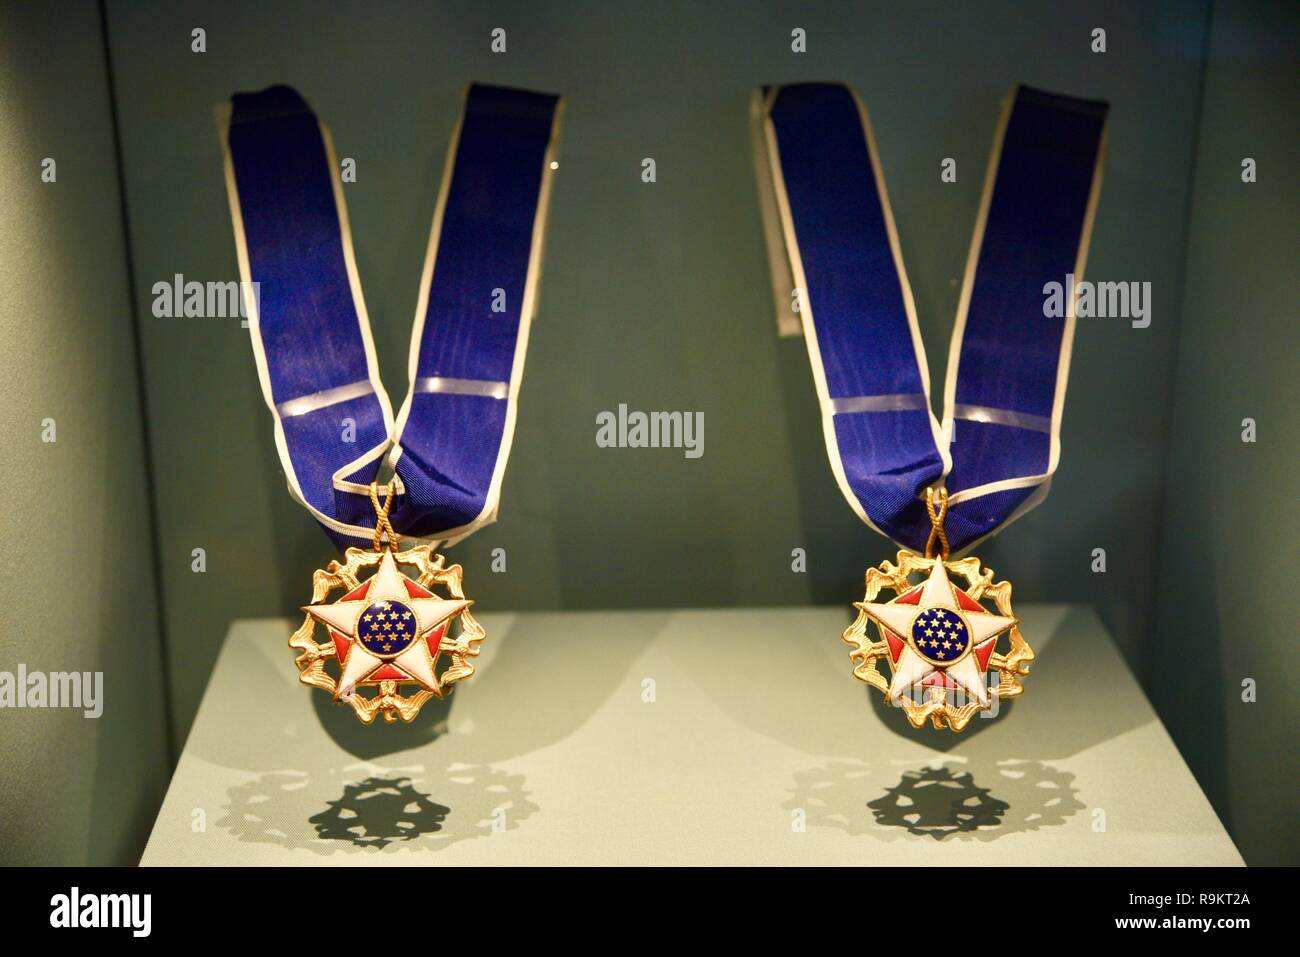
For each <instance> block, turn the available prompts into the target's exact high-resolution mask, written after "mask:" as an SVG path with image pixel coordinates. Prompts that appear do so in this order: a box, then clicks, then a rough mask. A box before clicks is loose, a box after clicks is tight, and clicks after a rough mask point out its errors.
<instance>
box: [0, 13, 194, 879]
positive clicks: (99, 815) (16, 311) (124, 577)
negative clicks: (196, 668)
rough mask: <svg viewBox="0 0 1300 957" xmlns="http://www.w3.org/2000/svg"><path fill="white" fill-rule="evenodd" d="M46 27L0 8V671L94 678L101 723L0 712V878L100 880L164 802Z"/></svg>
mask: <svg viewBox="0 0 1300 957" xmlns="http://www.w3.org/2000/svg"><path fill="white" fill-rule="evenodd" d="M55 12H57V14H58V16H51V15H50V14H51V9H50V8H47V7H45V6H41V5H36V4H4V5H2V6H0V182H2V183H3V184H4V198H3V199H2V200H0V336H3V340H4V348H3V349H0V461H2V462H3V463H4V467H5V471H6V473H7V475H8V477H9V478H8V481H7V483H6V491H5V493H4V494H3V495H0V569H3V573H4V581H5V597H4V601H3V606H2V607H0V671H5V672H9V673H10V674H15V673H16V672H17V671H18V667H19V665H26V666H27V668H28V669H29V671H39V672H56V671H63V672H67V671H78V672H96V671H100V672H103V676H104V677H103V692H102V699H103V713H102V715H101V716H100V717H98V718H94V719H87V718H85V717H84V716H83V712H82V711H81V710H62V709H59V710H54V709H14V708H5V709H3V710H0V864H16V863H26V864H35V863H60V864H84V863H90V864H114V863H124V862H130V861H134V860H135V858H136V857H137V856H138V855H139V853H140V848H141V847H142V846H143V843H144V840H145V838H146V837H147V836H148V834H149V829H150V827H151V826H152V824H153V817H154V814H155V813H156V809H157V807H158V804H159V802H160V801H161V800H162V795H163V791H164V789H165V787H166V784H167V778H168V774H169V773H170V761H169V759H168V755H167V744H166V733H167V725H166V721H165V714H164V701H165V694H166V685H165V683H164V681H163V673H162V665H161V654H162V648H161V645H160V643H159V621H158V611H157V609H158V597H159V596H158V591H157V589H156V587H155V577H154V567H153V547H152V541H151V533H150V527H151V522H150V517H149V496H148V488H147V481H148V475H147V472H146V459H145V453H144V419H143V416H142V415H141V410H140V384H139V383H140V380H139V370H138V368H137V365H136V354H135V338H134V334H133V330H132V323H131V300H130V294H129V292H128V287H127V282H128V273H127V262H126V243H125V234H124V233H123V230H122V218H121V192H120V190H119V188H118V167H117V162H116V159H115V155H114V145H113V120H112V113H111V107H112V102H111V98H110V96H109V93H108V86H107V78H108V73H107V67H106V63H105V59H104V40H103V33H102V30H101V28H100V15H99V10H98V9H97V7H96V6H95V4H93V3H80V4H65V5H62V6H60V7H58V8H57V10H56V11H55ZM46 157H49V158H51V159H53V160H54V161H55V163H56V166H55V172H56V176H57V179H56V181H55V182H53V183H45V182H42V181H41V170H42V160H43V159H45V158H46ZM46 419H53V420H54V429H55V432H54V437H55V441H54V442H52V443H46V442H44V441H42V429H43V426H42V423H43V421H44V420H46Z"/></svg>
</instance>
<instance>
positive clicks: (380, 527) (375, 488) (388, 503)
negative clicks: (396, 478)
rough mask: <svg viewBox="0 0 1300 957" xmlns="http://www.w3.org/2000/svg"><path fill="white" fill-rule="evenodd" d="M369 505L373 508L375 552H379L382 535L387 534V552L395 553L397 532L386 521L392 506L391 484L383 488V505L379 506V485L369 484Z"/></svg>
mask: <svg viewBox="0 0 1300 957" xmlns="http://www.w3.org/2000/svg"><path fill="white" fill-rule="evenodd" d="M370 504H371V505H373V506H374V507H375V538H374V547H375V551H379V550H380V549H379V543H380V542H381V541H382V540H383V538H384V534H385V533H387V534H388V550H389V551H390V552H395V551H397V546H398V540H397V530H396V529H394V528H393V523H392V522H390V521H389V520H388V510H389V509H390V508H392V505H393V483H392V482H389V483H387V484H386V485H385V486H384V504H383V506H382V507H381V506H380V504H379V483H378V482H371V483H370Z"/></svg>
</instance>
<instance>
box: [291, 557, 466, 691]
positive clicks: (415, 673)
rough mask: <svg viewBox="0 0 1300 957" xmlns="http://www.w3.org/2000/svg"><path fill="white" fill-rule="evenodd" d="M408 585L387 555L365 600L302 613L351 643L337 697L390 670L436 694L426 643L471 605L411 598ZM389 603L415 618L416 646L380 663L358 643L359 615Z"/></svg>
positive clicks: (412, 644)
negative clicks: (397, 604) (396, 603)
mask: <svg viewBox="0 0 1300 957" xmlns="http://www.w3.org/2000/svg"><path fill="white" fill-rule="evenodd" d="M406 581H407V578H406V576H405V575H403V574H402V573H401V571H399V570H398V568H397V562H396V561H395V560H394V559H393V553H392V552H385V553H384V557H383V558H382V559H381V560H380V562H379V570H378V571H376V572H375V575H374V577H373V578H371V579H369V585H370V587H369V588H368V589H367V590H366V595H365V597H364V598H361V599H356V600H352V601H347V600H340V601H336V602H334V603H333V604H329V605H305V606H304V607H303V611H305V612H307V613H308V614H309V615H311V616H312V617H313V618H315V619H316V620H317V621H321V622H324V623H325V624H326V625H328V626H329V627H330V628H332V629H333V630H334V631H337V632H338V633H339V634H341V635H345V636H346V637H347V638H348V641H349V647H348V653H347V662H346V663H345V664H344V666H343V675H342V677H340V679H339V682H338V690H337V691H336V692H335V695H336V697H339V698H347V697H349V696H351V695H352V694H353V693H354V692H355V691H356V687H357V685H358V684H359V683H360V682H362V681H364V680H365V679H366V678H368V677H369V676H370V675H372V674H374V672H376V671H378V670H379V669H380V668H382V667H383V666H384V665H389V664H391V665H394V666H396V667H397V668H399V669H400V670H401V671H403V672H404V673H406V674H407V675H410V677H411V678H412V679H414V680H415V681H418V682H419V683H420V684H421V685H423V686H424V687H425V688H427V689H429V690H430V691H437V690H438V679H437V677H436V676H435V675H434V671H433V666H434V656H433V655H431V654H430V653H429V647H428V644H427V642H426V641H425V637H426V636H427V635H428V634H429V633H430V632H432V631H434V630H436V629H437V628H438V627H440V626H441V625H443V624H445V623H446V622H448V621H450V620H451V619H452V618H454V617H455V616H456V615H458V614H460V613H461V612H462V611H464V610H465V609H466V608H468V607H469V606H470V605H471V604H473V603H472V602H470V601H468V600H467V599H463V598H455V599H443V598H412V597H411V595H410V593H409V592H408V591H407V589H406V585H405V582H406ZM385 599H390V600H395V601H400V602H401V603H402V604H403V605H405V606H406V607H407V608H409V609H411V611H413V612H414V613H415V621H416V631H415V640H414V641H412V642H410V644H408V645H407V646H406V648H404V649H403V650H402V651H401V652H400V653H399V654H396V655H391V656H386V657H382V658H381V657H379V656H378V655H373V654H371V653H370V652H369V651H367V650H366V648H365V646H364V645H363V644H362V643H361V641H360V640H359V639H358V636H357V628H358V626H359V624H360V621H361V613H362V612H363V611H365V610H366V609H367V608H369V607H370V606H371V605H372V604H374V603H375V602H377V601H383V600H385Z"/></svg>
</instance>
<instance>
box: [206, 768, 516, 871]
mask: <svg viewBox="0 0 1300 957" xmlns="http://www.w3.org/2000/svg"><path fill="white" fill-rule="evenodd" d="M353 777H354V779H353V780H351V781H349V782H347V783H345V784H344V785H343V786H342V788H341V789H340V790H338V791H337V792H335V793H336V794H337V796H336V797H333V798H328V799H323V798H322V796H321V793H322V791H323V788H321V787H319V786H314V785H313V781H312V776H311V775H309V774H305V773H299V772H274V773H271V774H264V775H262V776H261V777H258V778H256V779H254V780H252V781H250V782H248V783H246V784H241V785H237V786H236V787H232V788H230V789H229V790H228V791H227V792H226V797H227V801H228V803H227V804H226V806H225V808H224V809H223V810H224V812H225V813H224V815H223V816H222V817H221V818H219V819H218V820H217V824H218V826H220V827H222V828H225V829H226V830H227V831H229V833H230V834H231V835H232V836H234V837H235V838H236V839H237V840H238V841H240V842H241V843H245V844H270V845H275V846H278V847H282V848H284V849H285V850H289V851H298V850H305V851H310V852H311V853H313V854H316V855H320V856H328V855H332V854H338V853H347V854H356V853H362V852H369V853H375V852H386V853H389V854H392V853H422V852H430V851H437V850H440V849H442V848H444V847H448V846H450V845H452V844H457V843H460V842H462V841H466V840H472V839H474V838H481V837H490V836H492V835H494V834H496V833H498V832H501V831H508V830H513V829H514V828H516V827H519V826H520V825H521V824H522V823H523V822H524V821H526V820H527V819H528V818H529V817H531V816H532V815H533V814H534V813H535V812H536V811H537V810H538V807H537V805H536V804H534V803H533V802H532V801H530V800H529V799H528V792H527V791H526V790H525V789H524V778H523V776H522V775H519V774H511V773H509V772H507V771H503V770H500V769H498V768H492V767H487V766H478V767H464V766H460V765H457V766H456V767H455V769H454V770H453V769H451V768H447V769H444V770H442V771H441V772H435V773H431V774H425V773H422V772H419V771H408V770H407V769H404V770H403V771H401V772H398V771H389V770H384V769H381V768H369V769H367V768H364V767H362V768H357V769H355V774H354V775H353ZM326 793H328V792H326ZM444 802H446V803H444Z"/></svg>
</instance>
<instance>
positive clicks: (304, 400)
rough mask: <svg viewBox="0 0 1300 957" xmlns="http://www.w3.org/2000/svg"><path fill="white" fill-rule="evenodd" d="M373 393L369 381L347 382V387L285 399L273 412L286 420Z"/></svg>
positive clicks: (342, 386) (337, 387)
mask: <svg viewBox="0 0 1300 957" xmlns="http://www.w3.org/2000/svg"><path fill="white" fill-rule="evenodd" d="M374 391H375V390H374V387H373V386H372V385H371V384H370V380H369V379H362V380H360V381H359V382H349V383H348V384H347V385H340V386H335V387H334V388H332V389H325V390H323V391H321V392H313V393H311V394H310V395H300V396H298V398H296V399H287V400H285V401H284V402H281V403H279V404H278V405H276V407H275V410H276V411H277V412H279V413H280V418H282V419H288V418H292V417H293V416H295V415H306V414H307V413H308V412H315V411H316V410H317V409H323V408H325V407H326V406H331V405H337V404H338V403H340V402H347V401H348V400H349V399H359V398H361V396H363V395H368V394H370V393H372V392H374Z"/></svg>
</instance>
